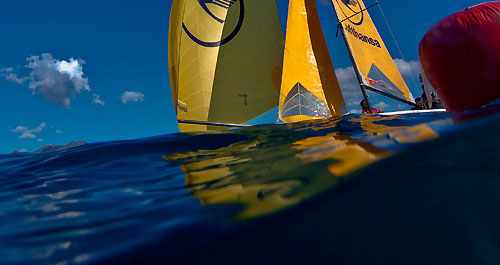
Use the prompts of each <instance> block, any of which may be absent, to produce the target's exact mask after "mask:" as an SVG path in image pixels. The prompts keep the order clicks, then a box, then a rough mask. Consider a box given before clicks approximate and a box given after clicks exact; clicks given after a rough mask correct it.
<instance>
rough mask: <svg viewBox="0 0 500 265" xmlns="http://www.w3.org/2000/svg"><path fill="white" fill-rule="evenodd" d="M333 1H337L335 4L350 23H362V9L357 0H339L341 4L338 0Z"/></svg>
mask: <svg viewBox="0 0 500 265" xmlns="http://www.w3.org/2000/svg"><path fill="white" fill-rule="evenodd" d="M335 1H337V6H339V8H340V11H342V13H343V14H344V16H345V17H346V20H349V21H350V22H351V23H352V24H354V25H357V26H359V25H361V24H363V20H364V10H363V8H362V6H361V5H360V4H359V2H358V1H357V0H340V1H341V2H342V5H341V4H340V3H339V1H338V0H335ZM342 6H344V7H342ZM345 8H347V9H345Z"/></svg>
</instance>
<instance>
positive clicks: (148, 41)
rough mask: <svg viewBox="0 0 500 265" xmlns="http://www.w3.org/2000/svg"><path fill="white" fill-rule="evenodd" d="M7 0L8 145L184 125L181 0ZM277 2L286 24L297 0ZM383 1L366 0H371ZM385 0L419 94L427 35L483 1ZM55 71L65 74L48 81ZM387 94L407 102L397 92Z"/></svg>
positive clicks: (4, 78) (2, 62) (4, 106)
mask: <svg viewBox="0 0 500 265" xmlns="http://www.w3.org/2000/svg"><path fill="white" fill-rule="evenodd" d="M1 1H2V8H1V9H0V36H2V41H1V42H0V91H2V97H0V105H1V114H0V135H1V137H0V153H10V152H12V151H14V150H26V151H34V150H36V149H38V148H40V147H41V146H43V145H45V144H60V145H63V144H66V143H68V142H70V141H78V140H83V141H86V142H98V141H108V140H120V139H133V138H139V137H147V136H154V135H160V134H167V133H174V132H177V131H178V129H177V124H176V121H175V112H174V109H173V105H172V100H171V95H170V84H169V76H168V63H167V40H168V21H169V13H170V5H171V1H168V0H163V1H161V0H142V1H128V0H120V1H117V0H107V1H102V0H101V1H97V0H72V1H67V0H16V1H7V0H1ZM253 1H259V0H253ZM260 1H264V0H260ZM265 1H270V0H265ZM277 2H278V6H279V11H280V14H281V15H282V23H283V24H285V22H286V12H287V6H288V1H286V0H277ZM373 2H374V1H370V0H365V4H366V5H370V4H371V3H373ZM379 2H380V4H381V6H382V8H383V10H384V13H385V15H386V17H387V19H388V21H389V24H390V26H391V28H392V30H393V33H394V35H395V36H396V38H397V40H398V43H399V45H400V47H401V50H402V52H403V54H404V58H405V61H399V63H400V64H401V66H402V67H404V66H406V67H407V68H405V69H406V70H404V71H407V72H408V73H407V74H406V76H405V77H408V76H414V78H415V81H416V82H417V87H415V86H414V85H413V84H412V81H408V80H407V81H408V85H409V86H410V89H411V90H412V91H413V92H414V94H417V93H419V84H418V81H417V80H416V77H417V76H415V74H418V72H417V73H415V71H418V70H415V66H417V65H418V64H417V61H418V53H417V48H418V43H419V41H420V39H421V38H422V36H423V35H424V34H425V32H426V31H427V30H428V29H429V28H430V27H431V26H432V25H433V24H434V23H436V22H437V21H439V20H440V19H442V18H444V17H445V16H447V15H449V14H451V13H453V12H456V11H459V10H461V9H463V8H465V7H468V6H471V5H475V4H479V3H481V1H472V0H467V1H466V0H448V1H447V0H443V1H429V0H423V1H422V0H421V1H396V0H379ZM317 3H318V9H319V12H320V17H321V22H322V24H323V30H324V33H325V36H326V39H327V42H328V46H329V49H330V52H331V57H332V60H333V63H334V66H335V68H336V69H337V74H340V75H341V76H339V79H341V78H343V76H342V73H343V72H342V71H344V72H346V73H347V72H349V71H350V69H349V67H350V62H349V59H348V55H347V52H346V51H345V47H344V46H343V45H344V44H343V41H342V39H340V38H338V39H336V38H335V30H336V28H335V27H336V25H335V24H336V20H335V18H334V16H333V10H332V8H331V4H330V3H329V2H328V0H317ZM370 14H371V15H372V18H373V19H374V21H375V23H376V24H377V26H378V28H379V31H380V33H381V35H382V38H383V39H384V40H385V43H386V45H387V46H388V48H389V50H390V52H391V54H392V55H393V57H394V58H401V56H400V55H399V52H398V50H397V48H396V46H395V45H394V43H393V41H392V37H391V35H390V33H389V31H388V30H387V27H386V25H385V22H384V20H383V18H382V16H381V15H380V11H379V10H378V9H377V8H374V9H372V10H371V11H370ZM404 75H405V74H404ZM47 76H51V77H52V78H53V79H54V80H56V81H55V82H43V81H44V80H46V79H47V78H46V77H47ZM346 76H347V75H346ZM40 81H42V82H40ZM340 81H341V85H342V82H343V81H342V80H340ZM62 88H66V89H67V90H66V91H64V90H63V89H62ZM416 96H417V95H416ZM374 100H379V99H378V98H376V97H374ZM354 103H355V102H354ZM354 103H353V104H354ZM378 103H379V104H380V105H379V106H382V107H384V108H386V109H389V110H390V109H395V108H398V106H397V103H395V102H390V101H387V100H385V101H383V102H380V101H379V102H378ZM384 104H385V105H384ZM351 107H352V106H351ZM353 110H355V109H354V108H353Z"/></svg>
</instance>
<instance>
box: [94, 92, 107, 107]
mask: <svg viewBox="0 0 500 265" xmlns="http://www.w3.org/2000/svg"><path fill="white" fill-rule="evenodd" d="M92 96H93V97H94V100H92V103H94V104H99V105H101V106H104V104H105V103H104V101H102V100H101V95H98V94H94V95H92Z"/></svg>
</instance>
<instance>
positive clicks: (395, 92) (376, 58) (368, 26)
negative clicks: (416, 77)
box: [332, 0, 414, 102]
mask: <svg viewBox="0 0 500 265" xmlns="http://www.w3.org/2000/svg"><path fill="white" fill-rule="evenodd" d="M332 3H333V6H334V9H335V12H336V14H337V17H338V19H339V21H341V28H342V31H343V33H344V36H345V38H346V41H347V45H348V49H350V50H351V54H352V56H353V58H354V61H355V65H354V67H356V68H357V70H358V72H359V73H360V75H361V79H362V80H361V82H362V83H363V85H366V86H370V87H373V88H375V89H377V90H379V91H382V92H384V93H388V94H390V95H392V96H394V97H397V98H400V99H403V100H407V101H410V102H414V99H413V95H412V94H411V92H410V90H409V89H408V87H407V85H406V83H405V81H404V80H403V77H402V76H401V73H400V72H399V70H398V69H397V67H396V65H395V64H394V61H393V60H392V57H391V55H390V54H389V51H388V50H387V48H386V46H385V44H384V42H383V41H382V38H381V37H380V34H379V33H378V31H377V28H376V27H375V25H374V24H373V21H372V19H371V17H370V14H369V13H368V11H366V10H365V9H366V7H365V5H364V3H363V1H362V0H332Z"/></svg>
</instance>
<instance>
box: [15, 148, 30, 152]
mask: <svg viewBox="0 0 500 265" xmlns="http://www.w3.org/2000/svg"><path fill="white" fill-rule="evenodd" d="M17 151H18V152H19V153H26V152H28V150H26V148H22V149H19V150H17Z"/></svg>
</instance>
